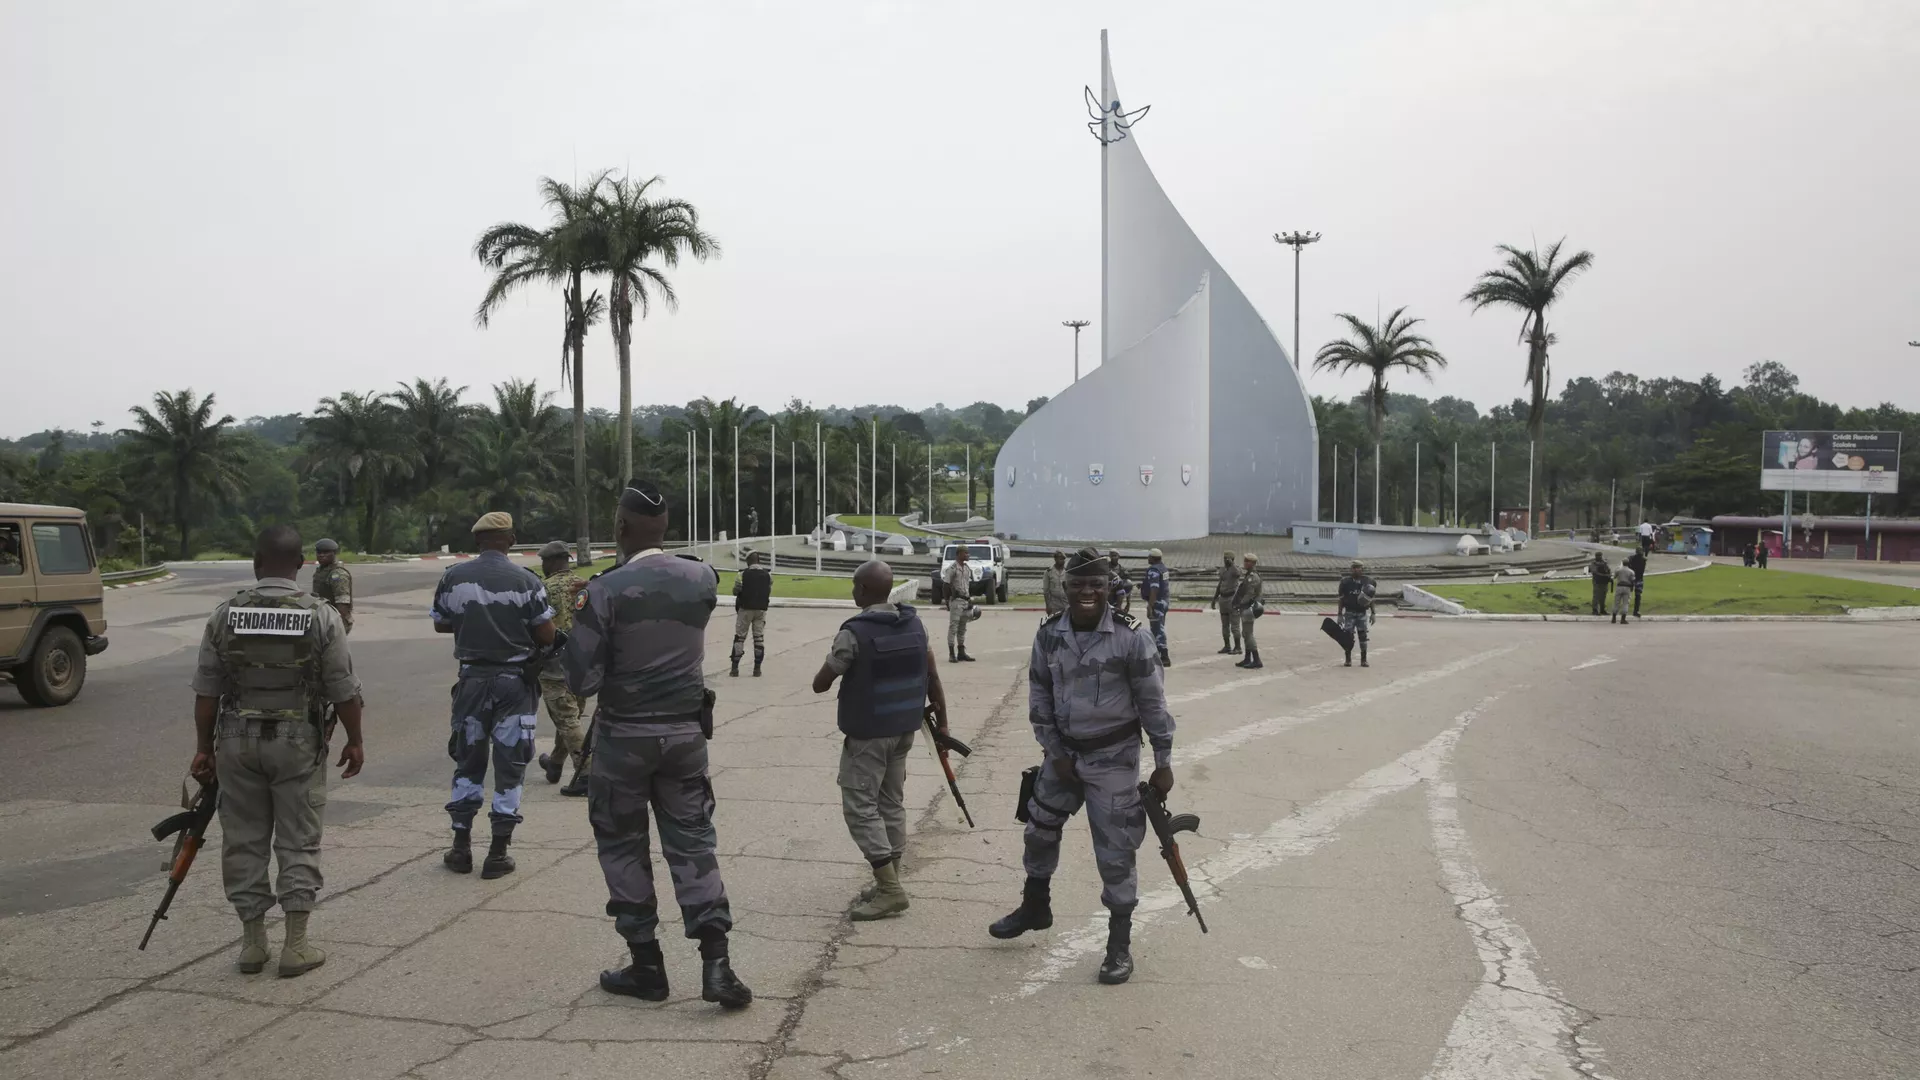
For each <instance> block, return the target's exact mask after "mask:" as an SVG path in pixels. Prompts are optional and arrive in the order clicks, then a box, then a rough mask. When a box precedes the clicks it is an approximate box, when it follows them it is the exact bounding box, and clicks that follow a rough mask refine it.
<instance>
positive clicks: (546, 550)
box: [540, 540, 573, 561]
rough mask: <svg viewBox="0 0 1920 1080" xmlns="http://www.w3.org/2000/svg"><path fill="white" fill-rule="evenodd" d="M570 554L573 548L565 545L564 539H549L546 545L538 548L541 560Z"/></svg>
mask: <svg viewBox="0 0 1920 1080" xmlns="http://www.w3.org/2000/svg"><path fill="white" fill-rule="evenodd" d="M572 554H573V549H572V548H571V547H568V546H567V542H566V541H565V540H549V541H547V546H546V547H543V548H541V549H540V558H541V559H542V560H543V561H544V560H546V559H561V558H566V557H568V556H570V555H572Z"/></svg>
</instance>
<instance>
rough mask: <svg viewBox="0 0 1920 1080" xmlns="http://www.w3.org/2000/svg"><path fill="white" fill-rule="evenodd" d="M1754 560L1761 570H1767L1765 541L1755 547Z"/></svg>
mask: <svg viewBox="0 0 1920 1080" xmlns="http://www.w3.org/2000/svg"><path fill="white" fill-rule="evenodd" d="M1753 560H1754V565H1756V566H1758V567H1759V568H1760V569H1762V570H1765V569H1766V568H1767V545H1766V543H1765V542H1764V541H1763V542H1761V543H1758V544H1755V545H1754V546H1753Z"/></svg>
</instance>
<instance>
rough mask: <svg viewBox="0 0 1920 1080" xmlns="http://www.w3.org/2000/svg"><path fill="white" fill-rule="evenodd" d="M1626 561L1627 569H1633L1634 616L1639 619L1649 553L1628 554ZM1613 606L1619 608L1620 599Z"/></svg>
mask: <svg viewBox="0 0 1920 1080" xmlns="http://www.w3.org/2000/svg"><path fill="white" fill-rule="evenodd" d="M1626 562H1627V569H1629V570H1631V571H1633V617H1634V618H1636V619H1637V618H1639V617H1640V594H1641V592H1643V591H1644V590H1645V589H1646V587H1647V553H1646V552H1644V551H1636V552H1634V553H1633V554H1631V555H1629V556H1627V560H1626ZM1616 591H1617V590H1616ZM1613 606H1614V607H1615V608H1618V607H1619V606H1620V603H1619V601H1618V600H1615V601H1614V605H1613ZM1623 621H1624V620H1623Z"/></svg>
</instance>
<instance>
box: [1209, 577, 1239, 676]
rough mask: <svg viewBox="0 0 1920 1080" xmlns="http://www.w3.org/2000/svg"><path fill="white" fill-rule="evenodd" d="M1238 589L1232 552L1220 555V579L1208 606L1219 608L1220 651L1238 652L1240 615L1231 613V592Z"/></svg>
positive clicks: (1237, 578)
mask: <svg viewBox="0 0 1920 1080" xmlns="http://www.w3.org/2000/svg"><path fill="white" fill-rule="evenodd" d="M1239 590H1240V568H1239V567H1238V566H1236V565H1234V557H1233V552H1231V551H1228V552H1223V553H1222V554H1221V556H1220V580H1219V582H1218V583H1217V584H1215V585H1214V587H1213V599H1212V600H1209V601H1207V606H1208V607H1217V608H1219V609H1220V652H1221V653H1222V654H1223V655H1224V654H1226V653H1237V652H1240V651H1241V649H1240V617H1239V616H1238V615H1235V614H1234V613H1233V594H1234V593H1236V592H1238V591H1239Z"/></svg>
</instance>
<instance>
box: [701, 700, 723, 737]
mask: <svg viewBox="0 0 1920 1080" xmlns="http://www.w3.org/2000/svg"><path fill="white" fill-rule="evenodd" d="M718 700H720V695H718V694H716V693H714V692H713V691H711V690H702V691H700V734H702V735H704V736H706V737H707V738H708V739H712V738H713V703H714V702H716V701H718Z"/></svg>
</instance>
